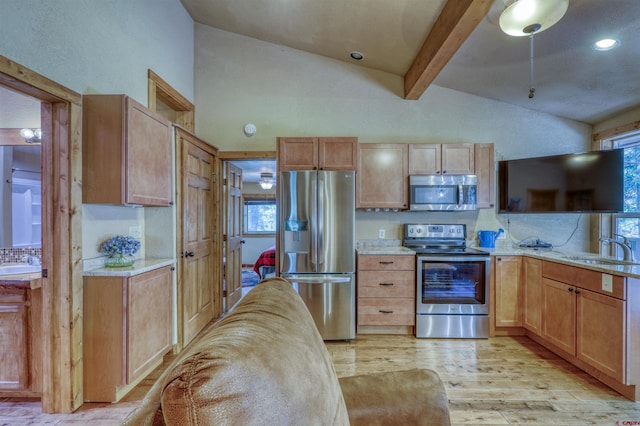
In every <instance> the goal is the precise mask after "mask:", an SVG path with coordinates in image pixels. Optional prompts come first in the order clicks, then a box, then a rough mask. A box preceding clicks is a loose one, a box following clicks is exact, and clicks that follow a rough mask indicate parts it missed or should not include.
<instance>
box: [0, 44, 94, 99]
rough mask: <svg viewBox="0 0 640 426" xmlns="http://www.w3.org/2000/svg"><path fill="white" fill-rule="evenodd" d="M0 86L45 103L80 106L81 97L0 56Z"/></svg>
mask: <svg viewBox="0 0 640 426" xmlns="http://www.w3.org/2000/svg"><path fill="white" fill-rule="evenodd" d="M0 84H2V85H4V86H7V87H10V88H12V89H14V90H16V91H18V92H21V93H23V94H26V95H30V96H33V97H34V98H38V99H40V100H42V101H46V102H70V103H73V104H78V105H79V104H81V103H82V96H81V95H80V94H79V93H76V92H74V91H72V90H69V89H67V88H66V87H64V86H62V85H61V84H58V83H56V82H55V81H53V80H49V79H48V78H46V77H45V76H43V75H40V74H38V73H36V72H35V71H32V70H30V69H29V68H27V67H23V66H22V65H20V64H18V63H16V62H13V61H12V60H10V59H9V58H6V57H4V56H2V55H0Z"/></svg>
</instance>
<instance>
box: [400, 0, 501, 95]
mask: <svg viewBox="0 0 640 426" xmlns="http://www.w3.org/2000/svg"><path fill="white" fill-rule="evenodd" d="M492 3H493V1H490V0H448V1H447V3H446V4H445V5H444V8H443V9H442V12H441V13H440V16H438V19H437V20H436V22H435V23H434V24H433V27H432V28H431V31H430V32H429V35H427V38H426V40H425V41H424V44H423V45H422V47H421V48H420V52H419V53H418V55H417V56H416V57H415V59H414V60H413V63H412V64H411V67H410V68H409V70H408V71H407V73H406V74H405V76H404V97H405V99H411V100H416V99H419V98H420V96H422V94H423V93H424V92H425V90H427V87H429V85H430V84H431V83H432V82H433V80H435V78H436V77H437V76H438V74H439V73H440V71H442V69H443V68H444V67H445V66H446V65H447V62H449V60H450V59H451V58H452V57H453V55H454V54H455V53H456V51H457V50H458V49H459V48H460V46H462V44H463V43H464V42H465V40H466V39H467V38H468V37H469V35H471V33H472V32H473V30H474V29H475V28H476V27H477V26H478V24H479V23H480V21H482V19H483V18H484V17H485V15H486V14H487V12H488V11H489V8H490V7H491V4H492Z"/></svg>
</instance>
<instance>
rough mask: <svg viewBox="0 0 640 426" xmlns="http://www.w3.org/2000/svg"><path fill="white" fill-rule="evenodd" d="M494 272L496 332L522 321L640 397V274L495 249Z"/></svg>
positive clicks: (543, 340) (550, 344)
mask: <svg viewBox="0 0 640 426" xmlns="http://www.w3.org/2000/svg"><path fill="white" fill-rule="evenodd" d="M519 259H521V263H519ZM492 274H493V276H494V281H493V285H494V289H493V290H492V292H493V293H492V294H493V295H494V297H495V298H494V299H493V300H494V307H493V308H492V309H493V310H492V314H493V315H494V316H495V318H494V319H493V322H494V324H495V329H494V331H495V335H505V334H518V333H519V331H518V330H520V334H522V333H521V332H522V331H523V328H524V332H525V333H526V335H527V336H529V337H531V338H532V339H533V340H535V341H536V342H538V343H540V344H542V345H543V346H545V347H547V348H548V349H550V350H551V351H553V352H554V353H556V354H558V355H560V356H561V357H563V358H565V359H567V360H568V361H569V362H571V363H573V364H574V365H576V366H578V367H580V368H581V369H583V370H585V371H586V372H588V373H589V374H591V375H593V376H594V377H596V378H598V379H599V380H601V381H602V382H604V383H606V384H607V385H609V386H611V387H612V388H614V389H615V390H617V391H618V392H620V393H621V394H623V395H625V396H626V397H628V398H630V399H633V400H635V401H638V400H640V354H639V351H638V350H637V347H638V342H640V279H638V278H633V277H627V276H621V275H613V274H607V273H605V272H599V271H596V270H592V269H588V268H582V267H579V266H572V265H566V264H563V263H558V262H553V261H550V260H541V259H536V258H531V257H528V256H522V257H521V258H520V257H519V256H496V257H495V258H494V263H493V270H492Z"/></svg>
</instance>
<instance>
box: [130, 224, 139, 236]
mask: <svg viewBox="0 0 640 426" xmlns="http://www.w3.org/2000/svg"><path fill="white" fill-rule="evenodd" d="M129 236H131V237H133V238H142V229H141V228H140V227H139V226H130V227H129Z"/></svg>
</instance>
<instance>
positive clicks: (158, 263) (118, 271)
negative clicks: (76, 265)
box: [82, 258, 176, 277]
mask: <svg viewBox="0 0 640 426" xmlns="http://www.w3.org/2000/svg"><path fill="white" fill-rule="evenodd" d="M175 263H176V260H175V259H163V258H147V259H137V260H136V262H135V263H134V264H133V266H127V267H124V268H106V267H105V266H104V258H97V259H90V260H85V261H84V271H83V272H82V275H83V276H85V277H133V276H135V275H140V274H143V273H145V272H149V271H153V270H154V269H159V268H162V267H164V266H170V265H174V264H175Z"/></svg>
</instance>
